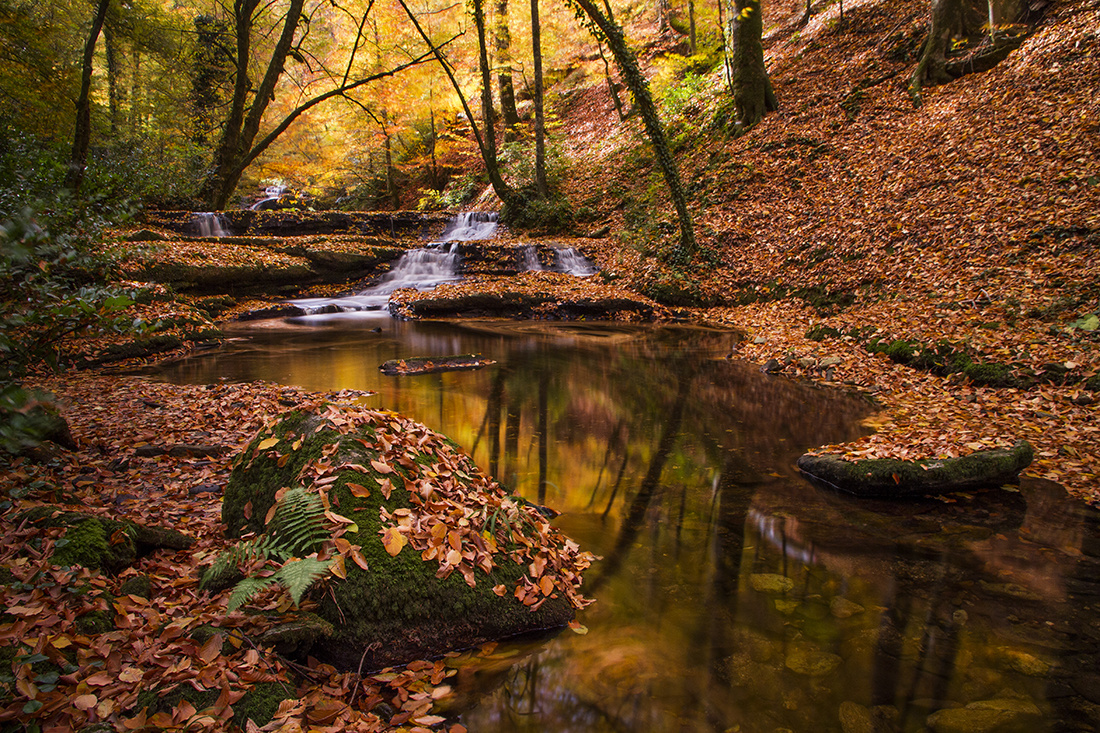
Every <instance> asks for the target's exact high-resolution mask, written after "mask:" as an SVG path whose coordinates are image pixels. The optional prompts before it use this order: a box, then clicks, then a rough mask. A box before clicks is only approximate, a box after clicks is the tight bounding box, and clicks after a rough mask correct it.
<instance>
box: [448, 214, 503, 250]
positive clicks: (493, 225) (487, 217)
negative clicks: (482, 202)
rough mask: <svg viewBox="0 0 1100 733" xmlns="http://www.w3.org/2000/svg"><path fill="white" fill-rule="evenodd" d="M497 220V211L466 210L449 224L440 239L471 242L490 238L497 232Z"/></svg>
mask: <svg viewBox="0 0 1100 733" xmlns="http://www.w3.org/2000/svg"><path fill="white" fill-rule="evenodd" d="M497 220H498V216H497V213H496V212H495V211H464V212H462V213H461V214H458V215H457V216H455V218H454V219H453V220H451V222H450V223H448V224H447V228H446V229H444V230H443V234H441V235H440V236H439V240H440V241H441V242H469V241H471V240H474V239H489V238H490V237H492V236H494V235H495V234H496V233H497Z"/></svg>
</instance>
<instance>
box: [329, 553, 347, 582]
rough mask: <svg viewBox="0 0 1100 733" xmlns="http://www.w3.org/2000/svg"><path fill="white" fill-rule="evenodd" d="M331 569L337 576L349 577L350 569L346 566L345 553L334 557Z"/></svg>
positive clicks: (345, 578) (344, 578) (342, 578)
mask: <svg viewBox="0 0 1100 733" xmlns="http://www.w3.org/2000/svg"><path fill="white" fill-rule="evenodd" d="M329 569H330V570H332V574H333V575H335V576H336V577H337V578H340V579H341V580H347V579H348V571H347V569H346V568H345V567H344V556H343V555H337V556H336V557H334V558H332V565H331V566H329Z"/></svg>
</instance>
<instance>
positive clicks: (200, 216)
mask: <svg viewBox="0 0 1100 733" xmlns="http://www.w3.org/2000/svg"><path fill="white" fill-rule="evenodd" d="M193 222H194V225H195V230H196V231H197V232H198V235H199V236H200V237H228V236H229V224H228V222H226V220H225V216H223V215H222V214H219V213H218V212H216V211H204V212H195V215H194V219H193Z"/></svg>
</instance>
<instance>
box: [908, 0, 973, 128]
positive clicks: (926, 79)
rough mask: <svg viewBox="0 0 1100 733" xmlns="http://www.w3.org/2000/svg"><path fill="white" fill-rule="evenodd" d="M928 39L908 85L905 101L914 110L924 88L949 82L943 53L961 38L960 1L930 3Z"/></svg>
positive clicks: (962, 30)
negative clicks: (911, 103)
mask: <svg viewBox="0 0 1100 733" xmlns="http://www.w3.org/2000/svg"><path fill="white" fill-rule="evenodd" d="M930 16H931V17H930V20H929V27H928V37H927V38H926V39H925V41H924V50H923V52H922V53H921V58H920V62H918V63H917V68H916V69H915V70H914V71H913V77H912V79H911V80H910V82H909V98H910V99H911V100H913V106H914V107H920V106H921V104H922V103H923V101H924V100H923V97H922V91H923V89H924V85H925V84H942V83H944V82H948V81H951V76H950V74H948V73H947V51H948V50H949V49H950V48H951V42H952V40H953V39H955V38H958V37H960V36H962V35H963V32H964V30H965V28H964V25H965V13H964V8H963V3H962V0H932V6H931V10H930Z"/></svg>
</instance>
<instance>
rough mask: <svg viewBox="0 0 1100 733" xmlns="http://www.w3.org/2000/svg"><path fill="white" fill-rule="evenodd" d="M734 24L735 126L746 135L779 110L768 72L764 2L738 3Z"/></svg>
mask: <svg viewBox="0 0 1100 733" xmlns="http://www.w3.org/2000/svg"><path fill="white" fill-rule="evenodd" d="M733 11H734V17H733V19H732V21H731V22H730V26H731V28H730V45H731V46H732V48H731V51H730V56H731V58H730V67H731V68H730V83H731V86H732V88H733V100H734V105H735V106H736V115H737V116H736V119H735V120H734V124H735V125H736V126H737V128H739V129H740V130H741V131H742V132H743V131H745V130H748V129H749V128H751V127H753V126H754V125H755V124H756V123H758V122H760V120H762V119H764V115H766V114H767V113H768V112H774V111H776V109H778V105H777V104H776V100H775V92H774V91H773V90H772V82H771V79H769V78H768V72H767V69H765V68H764V44H763V43H762V42H761V36H762V34H763V32H764V18H763V16H762V15H761V13H760V0H734V6H733Z"/></svg>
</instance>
